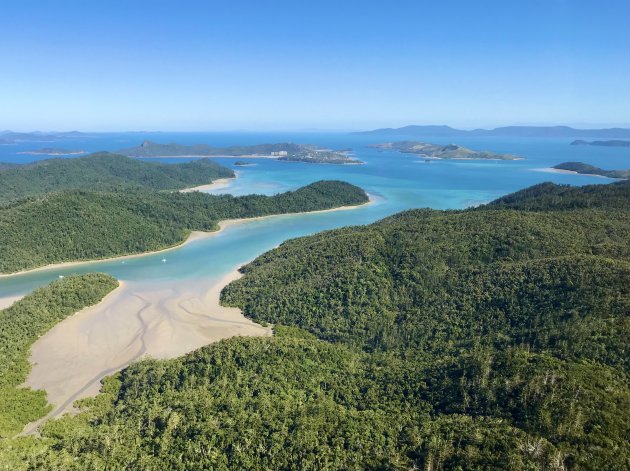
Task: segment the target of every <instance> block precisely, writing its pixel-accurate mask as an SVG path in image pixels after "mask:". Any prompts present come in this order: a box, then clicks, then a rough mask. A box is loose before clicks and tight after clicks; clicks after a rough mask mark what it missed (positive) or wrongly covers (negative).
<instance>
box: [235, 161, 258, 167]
mask: <svg viewBox="0 0 630 471" xmlns="http://www.w3.org/2000/svg"><path fill="white" fill-rule="evenodd" d="M232 165H234V166H235V167H247V166H248V165H254V164H252V163H251V162H245V161H244V160H237V161H236V162H234V163H233V164H232Z"/></svg>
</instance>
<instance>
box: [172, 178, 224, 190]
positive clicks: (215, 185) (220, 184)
mask: <svg viewBox="0 0 630 471" xmlns="http://www.w3.org/2000/svg"><path fill="white" fill-rule="evenodd" d="M233 181H234V178H219V179H217V180H215V181H213V182H212V183H208V184H206V185H199V186H194V187H192V188H184V189H183V190H179V191H180V193H190V192H191V191H210V190H218V189H219V188H225V187H228V186H230V183H232V182H233Z"/></svg>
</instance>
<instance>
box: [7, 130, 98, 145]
mask: <svg viewBox="0 0 630 471" xmlns="http://www.w3.org/2000/svg"><path fill="white" fill-rule="evenodd" d="M88 136H89V135H88V134H85V133H82V132H79V131H70V132H49V133H43V132H37V131H35V132H14V131H0V144H16V143H18V142H52V141H59V140H64V139H85V138H86V137H88Z"/></svg>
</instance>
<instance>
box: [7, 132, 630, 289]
mask: <svg viewBox="0 0 630 471" xmlns="http://www.w3.org/2000/svg"><path fill="white" fill-rule="evenodd" d="M145 139H151V140H154V141H156V142H161V143H165V142H179V143H185V144H192V143H208V144H211V145H217V146H223V145H230V144H257V143H262V142H284V141H291V142H299V143H312V144H319V145H322V146H327V147H332V148H348V147H351V148H353V149H354V151H355V153H356V156H357V157H358V158H359V159H361V160H363V161H365V162H366V164H365V165H344V166H339V165H314V164H303V163H289V162H277V161H273V160H269V159H252V160H251V162H252V163H254V164H255V165H252V166H247V167H234V168H235V170H236V171H237V172H238V174H239V177H238V179H237V180H235V181H234V182H233V183H231V184H230V186H229V187H228V188H225V189H221V190H217V192H220V193H232V194H237V195H241V194H248V193H262V194H274V193H277V192H281V191H286V190H291V189H295V188H297V187H300V186H303V185H306V184H308V183H311V182H313V181H316V180H321V179H339V180H345V181H348V182H351V183H353V184H355V185H358V186H360V187H362V188H364V189H365V190H366V191H367V192H368V193H370V194H371V195H373V196H374V199H375V201H374V203H372V204H370V205H367V206H364V207H361V208H357V209H353V210H350V211H339V212H329V213H319V214H307V215H284V216H277V217H272V218H267V219H261V220H254V221H251V222H246V223H243V224H239V225H235V226H232V227H229V228H227V229H226V230H225V231H222V232H221V233H218V234H216V235H215V236H213V237H210V238H207V239H202V240H198V241H195V242H193V243H191V244H187V245H185V246H183V247H181V248H178V249H175V250H172V251H169V252H167V253H164V254H154V255H145V256H139V257H136V258H133V259H127V260H124V261H121V260H117V261H116V260H111V261H105V262H97V263H90V264H86V265H83V266H79V267H73V268H60V269H54V270H46V271H40V272H35V273H27V274H23V275H16V276H12V277H7V278H2V279H0V297H3V296H11V295H21V294H25V293H27V292H30V291H32V290H33V289H34V288H36V287H38V286H41V285H43V284H46V283H48V282H50V281H51V280H54V279H57V278H58V277H59V276H66V275H69V274H71V273H85V272H92V271H102V272H106V273H110V274H112V275H113V276H115V277H117V278H119V279H121V280H125V281H134V282H143V283H164V282H166V283H168V282H169V281H170V280H173V281H174V280H177V281H178V282H181V281H184V280H187V279H191V280H192V279H216V278H218V277H221V276H223V275H224V274H226V273H228V272H229V271H231V270H232V269H233V268H234V267H235V266H237V265H240V264H243V263H245V262H247V261H249V260H251V259H253V258H255V257H256V256H258V255H260V254H261V253H263V252H265V251H266V250H269V249H271V248H273V247H275V246H277V245H278V244H280V243H281V242H282V241H284V240H287V239H290V238H293V237H298V236H303V235H307V234H312V233H315V232H319V231H322V230H327V229H333V228H336V227H341V226H347V225H358V224H366V223H370V222H373V221H376V220H378V219H381V218H383V217H386V216H388V215H390V214H393V213H396V212H399V211H401V210H404V209H409V208H419V207H430V208H437V209H448V208H463V207H467V206H471V205H477V204H480V203H483V202H487V201H490V200H492V199H494V198H496V197H498V196H501V195H504V194H506V193H509V192H513V191H516V190H518V189H521V188H524V187H526V186H530V185H533V184H536V183H540V182H543V181H553V182H556V183H569V184H575V185H582V184H591V183H608V182H610V181H612V180H609V179H604V178H599V177H587V176H581V175H561V174H554V173H545V172H541V171H540V169H542V168H545V167H550V166H552V165H555V164H558V163H560V162H565V161H581V162H586V163H590V164H593V165H597V166H600V167H603V168H610V169H620V168H629V167H630V149H624V148H605V147H603V148H596V147H582V146H570V145H569V142H570V139H507V138H457V140H456V143H457V144H461V145H464V146H467V147H471V148H474V149H478V150H491V151H494V152H509V153H514V154H517V155H520V156H523V157H525V158H526V160H522V161H511V162H510V161H505V162H504V161H487V162H482V161H479V162H472V161H432V162H431V163H425V162H424V161H423V160H422V159H420V158H418V157H415V156H412V155H405V154H399V153H396V152H379V151H377V150H375V149H369V148H366V147H365V146H366V145H367V144H370V143H376V142H383V141H386V140H387V139H383V138H378V137H373V136H369V137H368V136H358V135H347V134H317V133H308V134H304V133H303V134H295V133H293V134H291V133H288V134H279V133H278V134H270V133H265V134H258V133H221V134H212V133H206V134H193V133H186V134H166V133H153V134H148V133H133V134H101V135H94V136H91V137H89V138H87V139H84V140H80V141H62V142H56V143H21V144H16V145H5V146H0V161H4V162H26V161H32V160H38V159H40V158H42V157H39V156H30V155H20V154H18V152H21V151H24V150H32V149H38V148H41V147H64V148H69V149H77V148H80V149H84V150H87V151H97V150H110V151H114V150H116V149H119V148H123V147H129V146H133V145H137V144H138V143H140V142H142V141H143V140H145ZM397 140H399V138H397ZM418 140H420V139H418ZM422 140H426V141H429V142H435V143H444V144H446V143H449V142H450V141H451V140H452V139H446V140H445V139H443V138H432V137H431V136H427V137H425V138H423V139H422ZM160 160H161V161H164V159H160ZM216 160H217V161H218V162H220V163H222V164H224V165H228V166H231V165H232V164H233V163H234V161H235V160H237V159H216ZM169 161H171V162H176V161H179V162H181V159H169ZM163 259H166V261H163Z"/></svg>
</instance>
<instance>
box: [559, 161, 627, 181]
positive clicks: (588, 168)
mask: <svg viewBox="0 0 630 471" xmlns="http://www.w3.org/2000/svg"><path fill="white" fill-rule="evenodd" d="M553 168H554V169H556V170H565V171H568V172H575V173H579V174H581V175H597V176H601V177H608V178H622V179H626V178H630V169H629V170H604V169H603V168H599V167H595V166H593V165H589V164H585V163H582V162H564V163H561V164H558V165H555V166H554V167H553Z"/></svg>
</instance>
